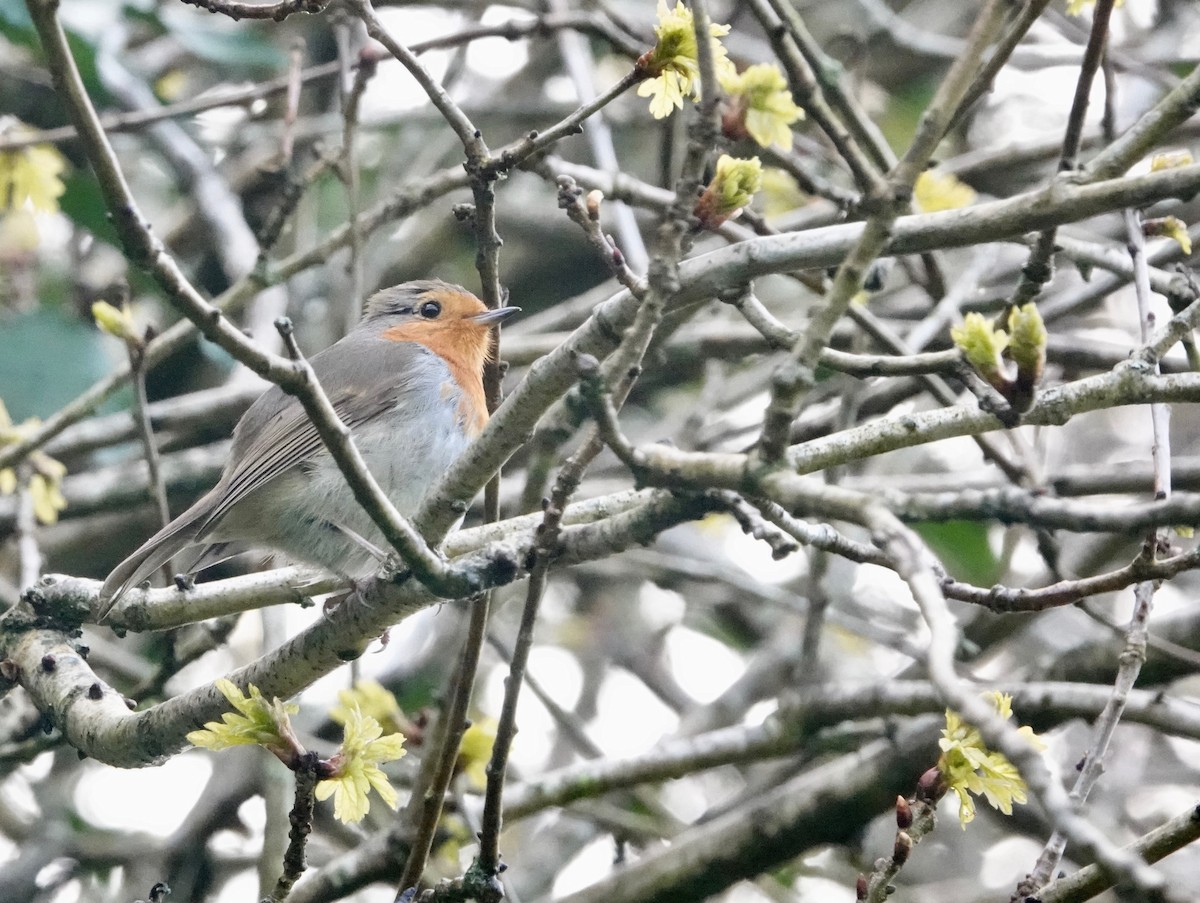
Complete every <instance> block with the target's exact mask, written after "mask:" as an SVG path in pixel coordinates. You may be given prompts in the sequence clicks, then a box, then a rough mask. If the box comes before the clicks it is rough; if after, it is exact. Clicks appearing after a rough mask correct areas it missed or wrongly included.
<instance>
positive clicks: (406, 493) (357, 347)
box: [100, 280, 518, 618]
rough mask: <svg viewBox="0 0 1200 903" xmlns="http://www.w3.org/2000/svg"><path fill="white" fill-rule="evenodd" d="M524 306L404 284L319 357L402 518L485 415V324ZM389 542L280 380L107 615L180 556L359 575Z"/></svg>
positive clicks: (122, 578) (185, 567) (338, 404)
mask: <svg viewBox="0 0 1200 903" xmlns="http://www.w3.org/2000/svg"><path fill="white" fill-rule="evenodd" d="M517 310H518V308H515V307H502V308H499V309H496V310H488V308H487V307H486V306H484V304H483V302H482V301H480V300H479V299H478V298H476V297H475V296H474V295H472V294H471V293H470V292H468V291H467V290H466V289H464V288H462V287H460V286H457V285H450V284H449V283H446V282H441V281H438V280H422V281H418V282H406V283H404V284H403V285H397V286H393V287H392V288H387V289H383V290H382V291H380V292H378V293H376V294H375V295H374V296H372V297H371V298H370V299H369V300H368V301H367V304H366V310H365V312H364V313H363V317H362V320H361V321H360V322H359V323H358V325H357V326H356V327H355V328H354V329H353V330H352V331H351V332H350V333H348V334H347V335H346V336H345V337H344V338H343V339H341V340H340V341H339V342H337V343H335V344H333V345H331V346H330V347H329V348H326V349H325V350H324V351H322V352H320V353H319V354H316V355H314V356H313V357H312V358H311V359H310V361H309V362H310V363H311V365H312V368H313V371H314V372H315V373H316V375H317V379H318V380H319V381H320V383H321V385H322V386H323V387H324V389H325V392H326V394H328V396H329V400H330V401H331V402H332V404H333V406H334V409H335V410H336V411H337V413H338V416H339V417H341V419H342V421H343V422H344V423H345V424H346V425H347V426H348V427H350V429H351V430H353V434H354V441H355V443H356V445H357V446H358V450H359V451H360V452H361V453H362V455H363V458H364V459H365V460H366V462H367V466H368V467H369V468H370V470H371V473H372V474H373V475H374V476H375V479H376V480H378V481H379V484H380V486H381V487H382V488H383V491H384V492H385V493H386V494H387V496H388V498H389V499H391V501H392V503H393V504H394V505H395V506H396V508H397V510H399V511H400V512H401V513H402V514H405V515H409V514H412V513H413V512H415V511H416V509H417V507H418V505H419V504H420V502H421V499H422V498H423V497H424V495H425V492H426V491H427V489H428V488H429V486H430V485H431V484H432V483H433V482H434V480H436V479H437V477H438V476H439V475H441V474H443V473H445V471H446V469H447V468H448V467H449V466H450V465H451V464H452V463H453V461H454V460H455V458H457V457H458V456H459V454H461V453H462V451H463V449H464V448H466V447H467V444H468V443H469V442H470V441H471V440H472V439H473V438H474V437H475V436H476V435H478V434H479V432H480V430H482V429H483V427H484V425H485V424H486V423H487V419H488V411H487V404H486V401H485V399H484V393H483V366H484V363H485V362H486V361H487V355H488V344H489V343H488V338H489V337H488V332H489V330H490V328H491V327H492V325H493V324H496V323H500V322H502V321H503V320H505V319H507V318H508V317H509V316H510V315H511V314H513V313H515V312H516V311H517ZM382 543H383V538H382V536H381V534H380V533H379V531H378V529H377V528H376V527H375V525H374V524H373V523H372V522H371V519H370V517H369V516H368V515H367V514H366V512H364V511H363V510H362V508H361V507H360V506H359V504H358V503H357V502H356V501H355V500H354V497H353V495H352V494H351V492H350V489H349V487H348V486H347V485H346V481H345V479H344V478H343V477H342V475H341V472H340V471H339V470H338V468H337V465H336V464H334V462H333V458H332V457H331V456H330V455H329V453H328V452H327V451H326V450H325V448H324V446H323V445H322V443H321V439H320V437H319V436H318V435H317V431H316V428H315V427H314V426H313V425H312V422H311V421H310V420H309V419H308V416H307V415H306V414H305V413H304V409H303V408H302V407H301V405H300V403H299V402H298V401H296V399H294V398H292V397H291V396H289V395H287V394H286V393H285V392H284V391H283V390H282V389H280V388H279V387H278V386H274V387H272V388H270V389H268V390H267V391H266V392H265V393H263V394H262V395H261V396H260V397H259V398H258V400H257V401H255V402H254V404H252V405H251V406H250V408H249V409H248V410H247V411H246V413H245V414H244V415H242V419H241V420H240V421H238V425H237V427H236V428H235V429H234V431H233V448H232V450H231V452H230V455H229V460H228V461H227V462H226V464H225V469H224V472H223V473H222V474H221V479H220V480H219V481H218V483H217V485H216V486H214V487H213V488H212V490H211V491H210V492H208V494H207V495H205V496H204V497H203V498H201V499H200V500H199V501H197V502H196V503H195V504H194V505H192V507H191V508H189V509H188V510H187V511H185V512H184V513H183V514H181V515H180V516H179V517H177V518H175V520H173V521H172V522H171V523H170V524H168V525H167V526H165V527H163V528H162V529H161V530H160V531H159V532H158V533H156V534H155V535H154V536H152V537H151V538H150V539H149V540H147V541H146V543H145V544H144V545H143V546H142V547H141V548H140V549H138V550H137V551H136V552H134V553H133V554H132V555H130V556H129V557H128V558H126V559H125V560H124V561H123V562H121V564H119V565H118V566H117V567H116V569H115V570H114V571H113V572H112V573H111V574H109V576H108V579H107V580H105V581H104V586H103V587H102V588H101V590H100V617H101V618H103V617H104V616H105V615H106V614H107V613H108V612H109V611H110V610H111V609H112V607H113V605H115V604H116V603H117V601H118V600H119V599H120V598H121V595H122V593H124V592H125V591H126V590H127V589H128V588H129V587H131V586H137V585H138V584H140V583H142V582H143V581H144V580H147V579H149V578H150V577H151V576H152V575H153V574H154V572H155V571H156V570H158V569H159V568H160V567H162V566H163V565H164V564H166V563H167V562H168V561H170V560H171V559H173V558H175V556H176V555H180V558H179V559H178V560H177V561H176V565H177V566H178V568H179V570H180V572H181V573H191V572H194V571H196V570H199V569H200V568H202V567H207V566H208V565H211V564H215V563H216V562H218V561H221V560H223V559H224V558H228V557H230V556H231V555H234V554H237V553H238V552H241V551H244V550H245V549H247V548H251V547H255V548H267V549H273V550H275V551H278V552H283V553H284V554H286V555H288V556H290V557H292V558H295V559H297V560H299V561H303V562H306V563H309V564H315V565H319V566H321V567H324V568H327V569H329V570H331V571H333V572H334V573H338V574H345V575H347V576H363V575H365V574H367V573H370V571H371V569H372V566H373V565H374V564H376V563H377V559H379V558H380V557H382V556H383V553H382V552H381V551H380V550H379V545H380V544H382ZM185 550H186V552H187V556H186V558H185V556H184V555H181V554H180V553H184V552H185Z"/></svg>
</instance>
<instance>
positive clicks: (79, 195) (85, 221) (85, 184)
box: [58, 170, 121, 248]
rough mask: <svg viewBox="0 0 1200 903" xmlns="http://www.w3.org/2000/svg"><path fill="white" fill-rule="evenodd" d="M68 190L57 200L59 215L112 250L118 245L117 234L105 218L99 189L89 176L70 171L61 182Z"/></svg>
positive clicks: (105, 209)
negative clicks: (64, 216) (111, 247)
mask: <svg viewBox="0 0 1200 903" xmlns="http://www.w3.org/2000/svg"><path fill="white" fill-rule="evenodd" d="M63 184H64V185H66V187H67V190H66V191H65V192H63V195H62V197H60V198H59V199H58V205H59V207H60V208H61V209H62V212H63V213H65V214H66V215H67V216H69V217H70V218H71V221H72V222H74V223H75V224H76V225H79V226H82V227H83V228H85V229H87V230H88V231H89V232H91V233H92V235H94V236H95V237H96V238H98V239H99V240H100V241H103V242H105V243H107V244H110V245H113V246H115V247H118V248H119V247H120V246H121V242H120V239H119V238H118V237H117V230H116V229H114V228H113V224H112V222H111V221H110V220H109V218H108V208H107V207H105V206H104V196H103V195H101V194H100V185H99V183H97V182H96V179H95V178H94V177H93V176H92V174H91V173H90V172H80V171H78V170H72V171H71V173H70V174H69V175H68V176H66V177H65V178H64V179H63Z"/></svg>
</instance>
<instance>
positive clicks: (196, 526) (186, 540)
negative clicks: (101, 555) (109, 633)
mask: <svg viewBox="0 0 1200 903" xmlns="http://www.w3.org/2000/svg"><path fill="white" fill-rule="evenodd" d="M210 507H211V502H210V498H209V496H208V495H206V496H204V497H203V498H202V499H200V500H199V501H198V502H196V504H194V505H193V506H192V507H191V508H189V509H188V510H187V511H185V512H184V513H183V514H181V515H179V517H177V518H175V520H173V521H171V522H170V523H169V524H167V525H166V526H165V527H163V528H162V529H161V530H159V531H158V532H157V533H155V534H154V535H153V536H151V537H150V538H149V539H147V540H146V541H145V542H144V543H143V544H142V546H141V548H139V549H138V550H137V551H136V552H134V553H133V554H132V555H130V556H129V557H128V558H126V559H125V560H124V561H122V562H121V563H120V564H118V565H117V566H116V567H115V568H114V569H113V572H112V573H111V574H109V575H108V579H107V580H105V581H104V585H103V586H102V587H100V600H99V607H98V610H97V621H103V620H104V618H105V617H107V616H108V613H109V612H110V611H112V609H113V606H114V605H116V604H117V603H118V602H119V601H120V600H121V596H122V595H124V594H125V592H126V591H127V590H128V589H129V588H130V587H132V586H137V585H138V584H139V583H141V582H142V581H144V580H148V579H150V577H152V576H153V575H154V572H155V571H157V570H158V569H159V568H161V567H162V566H163V565H164V564H166V563H167V562H168V561H170V560H171V559H172V558H174V557H175V556H176V555H177V554H178V553H179V552H181V551H183V550H184V549H185V548H187V547H188V546H190V545H192V544H193V543H195V542H197V541H198V540H199V533H200V529H201V527H202V526H203V525H204V522H205V521H206V520H207V519H208V514H209V508H210Z"/></svg>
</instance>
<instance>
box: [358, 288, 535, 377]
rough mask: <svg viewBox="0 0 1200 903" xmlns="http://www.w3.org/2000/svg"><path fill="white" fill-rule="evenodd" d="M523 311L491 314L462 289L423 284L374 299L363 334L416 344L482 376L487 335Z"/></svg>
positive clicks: (501, 310) (514, 309) (365, 315)
mask: <svg viewBox="0 0 1200 903" xmlns="http://www.w3.org/2000/svg"><path fill="white" fill-rule="evenodd" d="M519 310H520V308H518V307H501V308H497V309H496V310H488V308H487V306H486V305H484V303H483V302H482V301H480V300H479V299H478V298H476V297H475V296H474V295H472V294H471V293H470V292H469V291H467V290H466V289H465V288H463V287H462V286H459V285H451V284H450V283H448V282H442V281H441V280H439V279H423V280H419V281H416V282H405V283H403V284H402V285H395V286H392V287H391V288H385V289H383V290H382V291H379V292H376V293H375V294H374V295H372V296H371V298H370V299H369V300H368V301H367V307H366V311H365V312H364V313H363V318H362V322H361V323H360V324H359V329H366V330H369V331H370V332H372V333H374V334H378V335H380V336H381V337H382V338H384V339H387V340H388V341H392V342H417V343H418V344H421V345H424V346H425V347H426V348H428V349H429V350H430V351H433V352H434V353H435V354H438V355H440V356H441V357H442V358H444V359H446V360H447V361H449V362H450V363H451V364H452V365H458V366H461V367H463V368H464V369H466V370H467V372H469V373H472V374H475V375H476V376H478V374H479V373H480V372H481V371H482V370H483V365H484V362H485V361H486V360H487V355H488V348H489V336H488V331H489V330H490V329H491V327H492V326H493V325H494V324H496V323H501V322H503V321H504V320H507V319H508V318H509V317H510V316H512V315H513V314H515V313H517V312H518V311H519Z"/></svg>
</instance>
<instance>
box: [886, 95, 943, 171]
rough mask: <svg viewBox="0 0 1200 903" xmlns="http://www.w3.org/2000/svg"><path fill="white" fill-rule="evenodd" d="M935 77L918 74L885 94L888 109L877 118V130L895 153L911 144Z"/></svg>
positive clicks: (931, 97) (927, 102) (930, 96)
mask: <svg viewBox="0 0 1200 903" xmlns="http://www.w3.org/2000/svg"><path fill="white" fill-rule="evenodd" d="M937 84H938V82H937V79H936V78H933V77H932V76H930V77H927V78H918V79H914V80H913V81H910V82H908V83H907V84H905V85H901V86H899V88H898V89H897V90H896V92H895V93H894V94H892V96H891V97H890V98H888V104H887V110H886V111H885V112H884V114H883V116H882V117H881V118H880V120H879V128H880V131H882V132H883V136H884V137H885V138H886V139H887V142H888V144H890V145H891V146H892V150H894V151H895V152H896V153H898V154H899V153H903V152H904V150H905V149H906V148H907V147H908V146H909V145H910V144H912V139H913V136H914V135H915V134H916V133H917V123H919V122H920V121H921V114H922V113H924V112H925V108H926V107H927V106H929V101H930V100H932V99H933V92H934V91H936V90H937Z"/></svg>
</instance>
